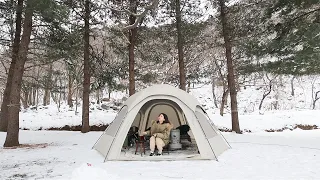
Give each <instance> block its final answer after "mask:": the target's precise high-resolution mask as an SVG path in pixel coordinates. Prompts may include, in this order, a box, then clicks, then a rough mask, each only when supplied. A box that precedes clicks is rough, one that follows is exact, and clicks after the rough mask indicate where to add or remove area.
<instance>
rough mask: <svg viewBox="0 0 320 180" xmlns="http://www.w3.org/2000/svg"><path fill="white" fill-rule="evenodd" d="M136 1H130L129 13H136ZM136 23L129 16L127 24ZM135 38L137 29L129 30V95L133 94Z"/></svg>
mask: <svg viewBox="0 0 320 180" xmlns="http://www.w3.org/2000/svg"><path fill="white" fill-rule="evenodd" d="M137 3H138V2H137V0H130V12H132V13H134V14H136V13H137ZM135 22H136V16H135V15H133V14H130V16H129V24H130V25H133V24H135ZM136 38H137V27H134V28H132V29H129V45H128V48H129V95H130V96H131V95H133V94H134V93H135V73H134V64H135V61H134V47H135V42H136Z"/></svg>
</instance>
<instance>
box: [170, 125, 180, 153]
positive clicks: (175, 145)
mask: <svg viewBox="0 0 320 180" xmlns="http://www.w3.org/2000/svg"><path fill="white" fill-rule="evenodd" d="M170 139H171V143H170V144H169V146H170V149H172V150H175V149H181V148H182V144H181V143H180V130H179V129H173V130H171V133H170Z"/></svg>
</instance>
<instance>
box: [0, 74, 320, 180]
mask: <svg viewBox="0 0 320 180" xmlns="http://www.w3.org/2000/svg"><path fill="white" fill-rule="evenodd" d="M316 80H317V79H316V78H314V77H306V78H297V79H296V80H295V96H291V93H290V90H291V85H290V78H287V79H285V78H284V79H282V80H281V81H283V84H284V86H280V85H279V86H278V87H279V88H275V89H274V90H272V92H271V94H270V95H269V96H268V97H267V98H266V99H265V102H264V104H263V108H262V110H258V108H257V107H258V106H259V103H260V100H261V97H262V95H263V92H264V90H263V88H262V89H261V88H259V86H248V87H247V88H246V89H241V91H240V92H239V93H238V102H239V103H238V107H239V120H240V128H241V129H242V130H247V131H249V130H250V131H251V132H252V133H244V134H242V135H238V134H234V133H228V132H223V135H224V136H225V137H226V139H227V141H228V142H229V143H230V145H231V146H232V149H230V150H228V151H226V152H225V153H223V154H222V155H221V156H220V157H219V161H218V162H217V161H160V162H148V161H143V162H137V161H136V162H125V161H122V162H106V163H103V160H104V159H103V157H102V156H101V155H100V154H98V153H97V152H96V151H95V150H91V148H92V146H93V144H94V143H95V142H96V140H97V139H98V137H99V136H100V135H101V133H102V132H89V133H87V134H82V133H80V132H70V131H44V130H43V129H48V128H51V127H63V126H65V125H69V126H77V125H81V107H79V109H78V111H79V113H75V111H74V110H70V109H69V108H68V107H66V106H65V105H62V106H61V107H60V108H59V110H58V108H57V107H56V106H55V105H50V106H47V107H38V109H37V110H32V109H26V110H23V111H22V112H21V113H20V128H21V129H30V130H39V129H42V131H25V130H22V131H21V132H20V143H21V144H24V147H22V148H18V149H4V148H3V147H2V145H3V143H4V140H5V135H6V134H5V133H2V132H0V169H1V171H0V179H1V180H2V179H15V180H16V179H17V180H19V179H73V180H85V179H93V180H94V179H110V180H114V179H133V180H135V179H139V180H141V179H319V176H320V171H319V169H320V144H319V138H320V130H319V129H316V130H301V129H294V127H295V126H296V125H311V126H313V125H315V126H317V127H320V119H319V117H320V116H319V114H320V104H319V103H320V102H317V103H316V108H315V110H311V104H312V95H311V94H312V89H313V90H314V92H315V91H317V90H318V89H319V88H320V84H319V83H318V82H317V81H316ZM311 82H312V83H313V88H312V86H311V85H310V83H311ZM242 88H243V87H242ZM191 94H193V95H194V96H195V97H196V98H197V99H198V100H199V101H200V103H201V104H202V105H203V107H204V108H205V109H206V111H207V113H208V114H209V116H210V118H211V120H212V121H213V122H214V123H215V124H216V125H217V126H218V127H219V128H226V129H231V117H230V108H229V107H226V110H225V114H224V116H220V115H219V108H216V107H214V103H213V98H212V87H211V85H197V86H196V87H195V88H194V89H192V90H191ZM221 94H222V93H221V88H219V87H218V88H216V95H217V98H218V100H220V98H221ZM123 96H124V94H123V93H121V92H120V93H115V94H114V95H113V98H114V99H122V97H123ZM275 107H277V109H275ZM116 113H117V112H116V111H114V110H111V109H109V110H103V109H102V108H99V106H98V105H92V106H91V112H90V125H103V124H108V123H110V122H111V121H112V120H113V119H114V117H115V116H116ZM278 129H284V131H283V132H272V133H270V132H266V130H278ZM288 129H294V130H292V131H291V130H288Z"/></svg>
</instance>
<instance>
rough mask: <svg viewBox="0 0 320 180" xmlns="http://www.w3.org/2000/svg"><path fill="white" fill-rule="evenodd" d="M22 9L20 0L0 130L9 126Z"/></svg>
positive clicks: (0, 118)
mask: <svg viewBox="0 0 320 180" xmlns="http://www.w3.org/2000/svg"><path fill="white" fill-rule="evenodd" d="M22 9H23V0H18V4H17V6H16V20H15V24H16V28H15V34H14V40H13V45H12V55H11V58H12V60H11V64H10V68H9V73H8V77H7V83H6V88H5V90H4V94H3V101H2V104H1V113H0V131H4V132H6V131H7V127H8V105H9V102H10V92H11V89H12V88H11V85H12V77H13V71H14V68H15V65H16V62H17V58H18V52H19V44H20V36H21V21H22Z"/></svg>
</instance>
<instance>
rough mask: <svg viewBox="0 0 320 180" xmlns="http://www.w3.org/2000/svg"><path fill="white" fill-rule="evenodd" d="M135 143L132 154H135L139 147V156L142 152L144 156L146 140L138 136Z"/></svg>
mask: <svg viewBox="0 0 320 180" xmlns="http://www.w3.org/2000/svg"><path fill="white" fill-rule="evenodd" d="M135 143H136V151H135V152H134V154H137V151H138V148H139V147H140V153H141V156H142V152H143V154H146V147H145V143H146V139H145V137H144V136H139V138H138V139H136V141H135Z"/></svg>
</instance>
